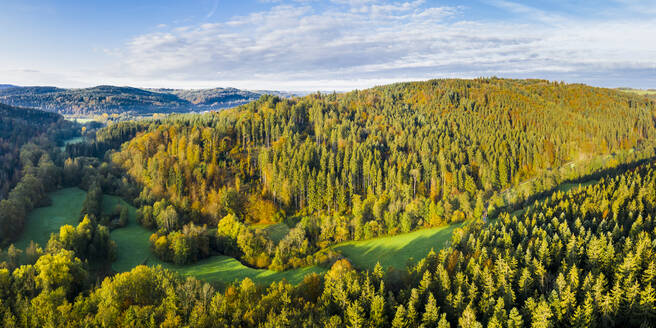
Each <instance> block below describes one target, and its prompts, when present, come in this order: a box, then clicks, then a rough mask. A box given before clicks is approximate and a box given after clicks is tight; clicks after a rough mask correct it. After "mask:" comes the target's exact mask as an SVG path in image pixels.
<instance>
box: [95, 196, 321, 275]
mask: <svg viewBox="0 0 656 328" xmlns="http://www.w3.org/2000/svg"><path fill="white" fill-rule="evenodd" d="M118 203H121V204H123V205H127V206H128V208H129V213H130V217H129V220H128V224H127V226H125V227H123V228H118V229H115V230H114V231H112V239H113V240H114V241H115V242H116V244H117V246H118V247H117V259H116V261H115V262H114V263H112V269H113V270H114V271H117V272H125V271H130V270H132V268H134V267H135V266H137V265H140V264H146V265H151V266H155V265H161V266H162V267H163V268H166V269H169V270H172V271H176V272H179V273H180V274H182V275H185V276H194V277H196V278H198V279H201V280H204V281H207V282H211V283H217V284H229V283H232V282H234V281H241V280H242V279H244V278H250V279H252V280H253V281H254V282H255V283H259V284H265V285H269V284H270V283H271V282H274V281H279V280H282V279H286V280H287V281H289V282H290V283H293V284H297V283H299V282H301V281H302V280H303V277H305V275H306V274H309V273H313V272H315V273H322V272H324V271H325V269H323V268H321V267H317V266H312V267H307V268H301V269H295V270H287V271H284V272H275V271H271V270H259V269H253V268H249V267H247V266H245V265H243V264H241V262H239V261H237V260H236V259H234V258H232V257H228V256H222V255H217V256H212V257H210V258H207V259H204V260H201V261H198V262H196V263H193V264H189V265H183V266H180V265H174V264H171V263H167V262H163V261H160V260H159V259H158V258H156V257H155V256H154V255H153V254H152V253H151V252H150V242H149V241H148V238H149V237H150V235H151V234H152V231H150V230H148V229H146V228H144V227H142V226H140V225H139V224H138V223H137V221H136V209H135V208H134V207H133V206H130V205H128V204H127V203H125V201H124V200H122V199H121V198H119V197H116V196H107V195H106V196H105V197H104V198H103V211H111V210H112V209H113V208H114V207H115V206H116V204H118ZM280 225H282V226H284V227H281V226H280ZM285 227H287V226H286V225H285V224H274V225H267V226H262V227H261V229H265V230H266V231H267V232H268V233H273V234H277V237H279V238H281V239H282V237H284V235H283V234H282V233H283V232H284V233H285V234H286V231H289V228H288V227H287V228H286V230H285ZM272 238H273V237H272Z"/></svg>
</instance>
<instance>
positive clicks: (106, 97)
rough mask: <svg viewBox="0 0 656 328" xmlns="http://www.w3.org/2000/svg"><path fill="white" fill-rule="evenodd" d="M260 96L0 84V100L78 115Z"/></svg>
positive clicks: (209, 106)
mask: <svg viewBox="0 0 656 328" xmlns="http://www.w3.org/2000/svg"><path fill="white" fill-rule="evenodd" d="M259 96H260V94H259V93H256V92H250V91H246V90H239V89H234V88H225V89H224V88H215V89H200V90H177V89H139V88H131V87H116V86H108V85H101V86H96V87H92V88H84V89H61V88H56V87H17V86H8V87H6V88H0V102H4V103H7V104H10V105H14V106H23V107H32V108H39V109H42V110H46V111H51V112H57V113H60V114H67V115H77V116H80V115H82V116H83V115H93V114H96V115H101V114H124V113H131V114H135V115H148V114H152V113H186V112H191V111H196V112H200V111H207V110H217V109H222V108H226V107H232V106H237V105H241V104H244V103H247V102H250V101H253V100H255V99H257V98H258V97H259Z"/></svg>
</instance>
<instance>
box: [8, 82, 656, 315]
mask: <svg viewBox="0 0 656 328" xmlns="http://www.w3.org/2000/svg"><path fill="white" fill-rule="evenodd" d="M0 110H6V111H7V113H6V114H7V115H2V116H0V125H2V124H4V126H7V127H8V128H7V129H3V130H0V133H4V134H1V135H0V145H2V144H7V145H8V146H7V148H6V149H11V150H12V151H13V154H14V155H12V156H13V157H12V156H4V157H3V159H2V160H3V161H5V158H6V161H7V163H14V164H13V165H12V164H5V166H4V167H5V168H9V167H12V168H14V170H15V171H12V172H11V175H7V176H8V177H11V178H8V179H7V180H4V179H3V180H2V181H3V183H6V184H7V186H5V187H4V188H5V189H6V190H7V192H5V194H4V195H2V194H0V195H1V196H2V197H1V199H2V200H1V201H0V224H1V225H0V227H1V228H2V235H0V238H2V239H1V240H0V241H1V242H2V245H3V247H5V248H4V249H3V250H2V252H1V253H0V295H1V297H0V320H2V323H3V326H4V327H43V326H51V327H59V326H62V327H63V326H66V327H128V326H130V327H156V326H160V327H525V326H526V327H569V326H576V327H622V326H634V327H651V326H654V325H655V323H656V290H655V289H654V288H655V287H656V260H655V258H656V254H655V253H654V252H655V251H656V246H655V245H656V244H655V240H656V235H655V234H656V225H655V222H654V217H655V216H656V162H655V158H656V154H655V152H656V101H654V99H653V98H650V97H648V96H645V95H637V94H632V93H628V92H622V91H618V90H611V89H602V88H593V87H589V86H585V85H578V84H564V83H557V82H549V81H543V80H508V79H497V78H490V79H474V80H431V81H425V82H414V83H399V84H392V85H387V86H381V87H376V88H373V89H368V90H361V91H353V92H349V93H345V94H335V93H332V94H321V93H317V94H312V95H309V96H306V97H301V98H280V97H276V96H262V97H260V98H259V99H258V100H257V101H254V102H252V103H249V104H246V105H242V106H239V107H235V108H232V109H229V110H224V111H220V112H211V113H206V114H201V115H197V114H196V115H191V114H185V115H171V116H169V117H167V118H160V119H150V120H139V121H130V122H120V123H115V124H111V125H109V126H107V127H106V128H103V129H100V130H98V131H85V133H87V140H88V141H87V142H82V143H76V144H69V145H67V146H66V147H63V148H60V147H57V146H60V145H61V139H63V138H65V137H73V136H77V135H79V134H80V129H81V127H80V126H79V125H75V124H72V123H66V121H63V120H62V119H61V117H59V116H58V115H52V116H48V115H50V114H45V113H43V112H38V111H30V110H23V111H18V109H15V108H7V109H5V107H1V108H0ZM16 113H20V116H18V117H16V115H18V114H16ZM12 115H13V116H12ZM12 117H14V118H12ZM43 131H51V133H47V134H45V135H44V134H41V133H42V132H43ZM3 149H4V148H3ZM3 154H5V153H4V152H3ZM11 161H13V162H11ZM3 163H4V162H3ZM3 172H4V171H3ZM5 174H9V173H5ZM11 181H13V182H11ZM578 182H589V183H586V184H584V185H581V186H575V187H574V188H572V189H570V190H569V191H566V192H565V191H561V190H560V189H559V186H561V185H562V184H563V183H570V184H577V183H578ZM71 186H77V187H80V188H81V189H83V190H85V191H86V193H87V196H86V199H85V201H84V204H83V206H82V211H81V212H80V213H79V219H80V222H79V223H78V225H77V226H72V225H64V226H62V227H61V228H60V230H59V232H58V233H54V234H52V235H51V237H50V240H49V241H48V243H47V244H46V245H36V244H32V245H30V247H29V248H27V249H17V248H15V247H14V246H13V245H11V243H12V242H13V240H14V239H15V238H16V236H17V235H19V234H20V233H21V229H22V226H23V224H24V221H25V220H26V215H27V213H29V211H30V210H32V209H33V208H35V207H38V206H41V205H43V204H44V203H47V202H48V197H47V192H48V191H52V190H55V189H57V188H61V187H71ZM103 194H112V195H119V196H121V197H123V198H124V199H125V200H126V201H128V202H129V203H131V204H132V205H134V206H136V207H137V208H138V209H137V220H138V222H139V224H141V225H142V226H144V227H146V228H148V229H150V230H151V231H152V235H151V237H150V246H151V249H150V251H151V252H152V254H153V256H155V257H157V258H159V259H160V260H163V261H165V262H171V263H174V264H176V265H188V264H190V263H193V262H196V261H198V260H200V259H203V258H207V257H209V256H213V255H216V254H222V255H227V256H231V257H234V258H236V259H238V260H239V261H240V262H241V263H243V264H244V265H247V266H249V267H253V268H267V269H270V270H274V271H284V270H288V269H292V268H300V267H307V266H311V265H319V266H322V267H324V268H326V273H324V274H309V275H307V276H305V278H304V279H303V281H302V282H301V283H300V284H297V285H293V284H290V283H288V282H286V281H280V282H276V283H273V284H271V285H268V286H266V285H260V284H256V283H254V282H253V281H252V280H251V279H248V278H246V279H244V280H242V281H240V282H236V283H234V284H229V285H212V284H209V283H206V282H203V281H201V280H198V279H196V278H194V277H183V276H181V275H179V274H177V273H175V272H172V271H169V270H166V269H163V268H161V267H152V266H144V265H140V266H137V267H135V268H134V269H132V270H131V271H129V272H124V273H114V272H112V271H111V269H109V267H110V264H111V262H112V261H113V260H115V259H116V244H115V242H114V241H113V240H111V234H110V231H111V230H112V229H120V228H121V227H122V226H125V225H126V222H127V217H128V214H127V209H126V208H123V207H117V208H116V209H115V210H114V212H112V214H111V215H105V214H103V211H102V207H103V206H102V199H103V197H102V196H103ZM76 214H77V213H76ZM273 223H282V224H284V225H286V226H288V227H289V228H290V229H289V232H288V233H287V234H286V235H285V236H284V237H282V238H281V239H280V240H274V239H273V238H271V236H270V235H268V234H266V233H264V232H263V231H262V230H261V229H257V228H256V227H257V226H261V225H267V224H273ZM456 223H458V224H460V225H459V227H458V228H456V229H454V233H453V235H452V236H451V240H450V242H449V243H448V244H447V245H446V246H445V245H435V248H434V251H433V252H431V253H430V254H428V255H427V256H426V257H425V258H423V259H417V260H418V261H417V262H413V263H412V264H411V265H409V266H407V267H399V268H385V269H384V268H383V267H382V266H380V265H377V266H376V267H375V268H374V269H373V270H365V269H363V268H358V267H357V266H354V265H353V264H352V263H351V262H350V261H349V259H348V258H347V257H344V256H343V255H342V254H340V253H339V252H337V251H335V250H334V249H333V248H331V246H333V245H336V244H339V243H341V242H345V241H351V240H367V239H372V238H375V237H379V236H390V235H398V234H403V233H407V232H410V231H413V230H418V229H425V228H429V227H438V226H444V225H451V224H456Z"/></svg>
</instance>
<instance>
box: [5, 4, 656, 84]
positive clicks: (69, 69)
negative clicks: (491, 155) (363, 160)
mask: <svg viewBox="0 0 656 328" xmlns="http://www.w3.org/2000/svg"><path fill="white" fill-rule="evenodd" d="M0 8H1V9H0V31H2V32H0V45H1V46H0V83H8V84H16V85H55V86H60V87H72V88H78V87H90V86H94V85H101V84H112V85H129V86H135V87H166V88H211V87H237V88H242V89H268V90H287V91H317V90H322V91H332V90H336V91H345V90H352V89H356V88H357V89H363V88H368V87H372V86H375V85H381V84H387V83H392V82H399V81H414V80H427V79H432V78H475V77H489V76H498V77H507V78H542V79H548V80H556V81H565V82H571V83H586V84H590V85H594V86H602V87H634V88H643V89H644V88H656V0H635V1H629V0H598V1H589V0H569V1H521V2H519V1H511V0H481V1H477V0H471V1H434V0H416V1H415V0H408V1H386V0H332V1H313V0H289V1H285V0H259V1H258V0H254V1H250V0H239V1H226V0H186V1H169V0H143V1H140V0H113V1H101V0H86V1H70V0H58V1H54V0H35V1H30V0H0Z"/></svg>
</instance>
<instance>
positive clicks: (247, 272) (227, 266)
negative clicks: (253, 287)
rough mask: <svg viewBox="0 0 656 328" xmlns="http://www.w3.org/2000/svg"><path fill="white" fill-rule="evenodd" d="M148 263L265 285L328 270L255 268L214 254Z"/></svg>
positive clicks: (226, 280) (189, 273)
mask: <svg viewBox="0 0 656 328" xmlns="http://www.w3.org/2000/svg"><path fill="white" fill-rule="evenodd" d="M146 264H147V265H161V266H162V267H163V268H166V269H169V270H173V271H177V272H179V273H180V274H182V275H185V276H194V277H196V278H198V279H201V280H204V281H207V282H211V283H218V284H222V285H225V284H229V283H232V282H235V281H241V280H243V279H244V278H250V279H251V280H253V281H254V282H255V283H257V284H263V285H269V284H271V283H272V282H275V281H280V280H283V279H285V280H287V281H288V282H289V283H292V284H298V283H300V282H301V281H303V277H305V275H307V274H310V273H319V274H320V273H323V272H325V271H326V269H324V268H321V267H318V266H311V267H305V268H299V269H293V270H286V271H282V272H276V271H271V270H264V269H253V268H249V267H247V266H245V265H243V264H241V262H239V261H237V260H236V259H234V258H232V257H228V256H223V255H216V256H212V257H210V258H207V259H204V260H201V261H198V262H196V263H194V264H190V265H184V266H178V265H174V264H171V263H165V262H162V261H160V260H158V259H157V258H155V257H151V258H149V259H148V261H147V263H146Z"/></svg>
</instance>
